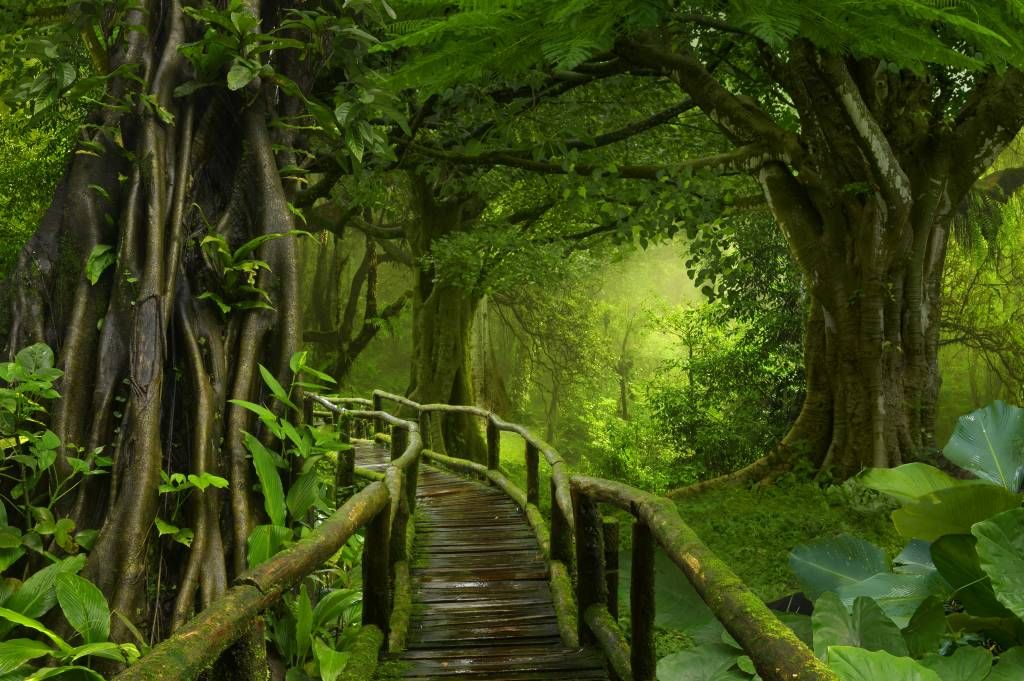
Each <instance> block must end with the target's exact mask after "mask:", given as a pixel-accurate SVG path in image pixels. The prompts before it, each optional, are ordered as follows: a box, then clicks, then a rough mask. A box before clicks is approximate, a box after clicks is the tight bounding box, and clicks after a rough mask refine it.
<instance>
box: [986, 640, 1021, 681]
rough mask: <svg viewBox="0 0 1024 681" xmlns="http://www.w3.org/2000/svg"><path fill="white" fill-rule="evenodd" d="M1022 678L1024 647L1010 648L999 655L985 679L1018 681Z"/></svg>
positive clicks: (990, 680)
mask: <svg viewBox="0 0 1024 681" xmlns="http://www.w3.org/2000/svg"><path fill="white" fill-rule="evenodd" d="M1021 679H1024V647H1019V646H1018V647H1017V648H1011V649H1010V650H1007V651H1006V652H1005V653H1003V654H1002V655H1000V656H999V660H998V661H997V662H996V665H995V667H994V668H993V669H992V673H991V674H989V675H988V678H986V679H985V681H1020V680H1021Z"/></svg>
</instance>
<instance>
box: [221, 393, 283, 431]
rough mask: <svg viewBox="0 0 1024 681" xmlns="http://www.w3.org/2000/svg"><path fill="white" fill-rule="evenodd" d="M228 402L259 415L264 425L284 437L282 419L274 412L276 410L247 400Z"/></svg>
mask: <svg viewBox="0 0 1024 681" xmlns="http://www.w3.org/2000/svg"><path fill="white" fill-rule="evenodd" d="M228 402H230V403H231V404H234V405H235V406H238V407H242V408H243V409H248V410H249V411H251V412H252V413H254V414H256V415H257V416H259V417H260V421H261V422H262V423H263V425H265V426H266V427H267V430H269V431H270V432H271V433H273V434H274V436H275V437H284V430H283V429H282V428H281V422H280V419H278V418H277V415H276V414H274V412H272V411H270V410H269V409H267V408H266V407H264V406H263V405H262V404H256V403H255V402H247V401H246V400H228Z"/></svg>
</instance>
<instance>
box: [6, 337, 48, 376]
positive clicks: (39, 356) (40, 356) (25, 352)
mask: <svg viewBox="0 0 1024 681" xmlns="http://www.w3.org/2000/svg"><path fill="white" fill-rule="evenodd" d="M14 362H15V364H17V365H18V366H20V367H22V368H23V369H26V370H27V371H30V372H32V373H37V372H39V371H42V370H44V369H52V368H53V350H51V349H50V346H49V345H47V344H46V343H36V344H35V345H30V346H28V347H27V348H23V349H21V350H19V351H18V354H16V355H15V356H14Z"/></svg>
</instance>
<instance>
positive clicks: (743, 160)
mask: <svg viewBox="0 0 1024 681" xmlns="http://www.w3.org/2000/svg"><path fill="white" fill-rule="evenodd" d="M414 148H415V150H416V151H418V152H420V153H421V154H423V155H424V156H429V157H431V158H437V159H441V160H444V161H448V162H450V163H458V164H462V165H473V166H507V167H510V168H520V169H522V170H528V171H530V172H534V173H542V174H548V175H568V174H570V173H574V174H576V175H582V176H592V175H593V174H594V173H595V172H599V171H600V172H604V169H605V166H598V165H594V164H590V163H577V164H571V165H570V164H566V163H557V162H552V161H535V160H533V159H529V158H522V157H520V156H510V155H508V154H506V153H504V152H502V151H498V152H487V153H484V154H480V155H477V156H468V155H465V154H456V153H453V152H449V151H444V150H443V149H437V148H435V147H429V146H424V145H415V146H414ZM777 160H781V159H780V158H779V157H778V156H776V155H774V154H771V153H768V152H767V151H765V150H764V148H762V147H761V146H760V145H756V144H750V145H747V146H742V147H738V148H736V149H733V150H732V151H727V152H725V153H722V154H716V155H714V156H706V157H703V158H695V159H689V160H686V161H682V162H680V163H677V164H674V165H617V166H616V171H615V173H614V174H617V175H618V176H619V177H621V178H624V179H628V180H654V181H657V180H660V179H661V178H662V177H663V176H665V175H670V176H671V175H676V174H690V173H693V172H697V171H704V170H708V171H711V172H714V173H718V174H722V175H728V174H736V173H747V172H752V171H755V170H757V169H758V168H760V167H761V166H762V165H764V164H765V163H768V162H770V161H777ZM609 172H610V171H609Z"/></svg>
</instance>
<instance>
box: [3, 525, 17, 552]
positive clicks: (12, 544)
mask: <svg viewBox="0 0 1024 681" xmlns="http://www.w3.org/2000/svg"><path fill="white" fill-rule="evenodd" d="M19 546H21V530H19V529H18V528H17V527H12V526H10V525H6V526H4V527H0V549H16V548H18V547H19Z"/></svg>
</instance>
